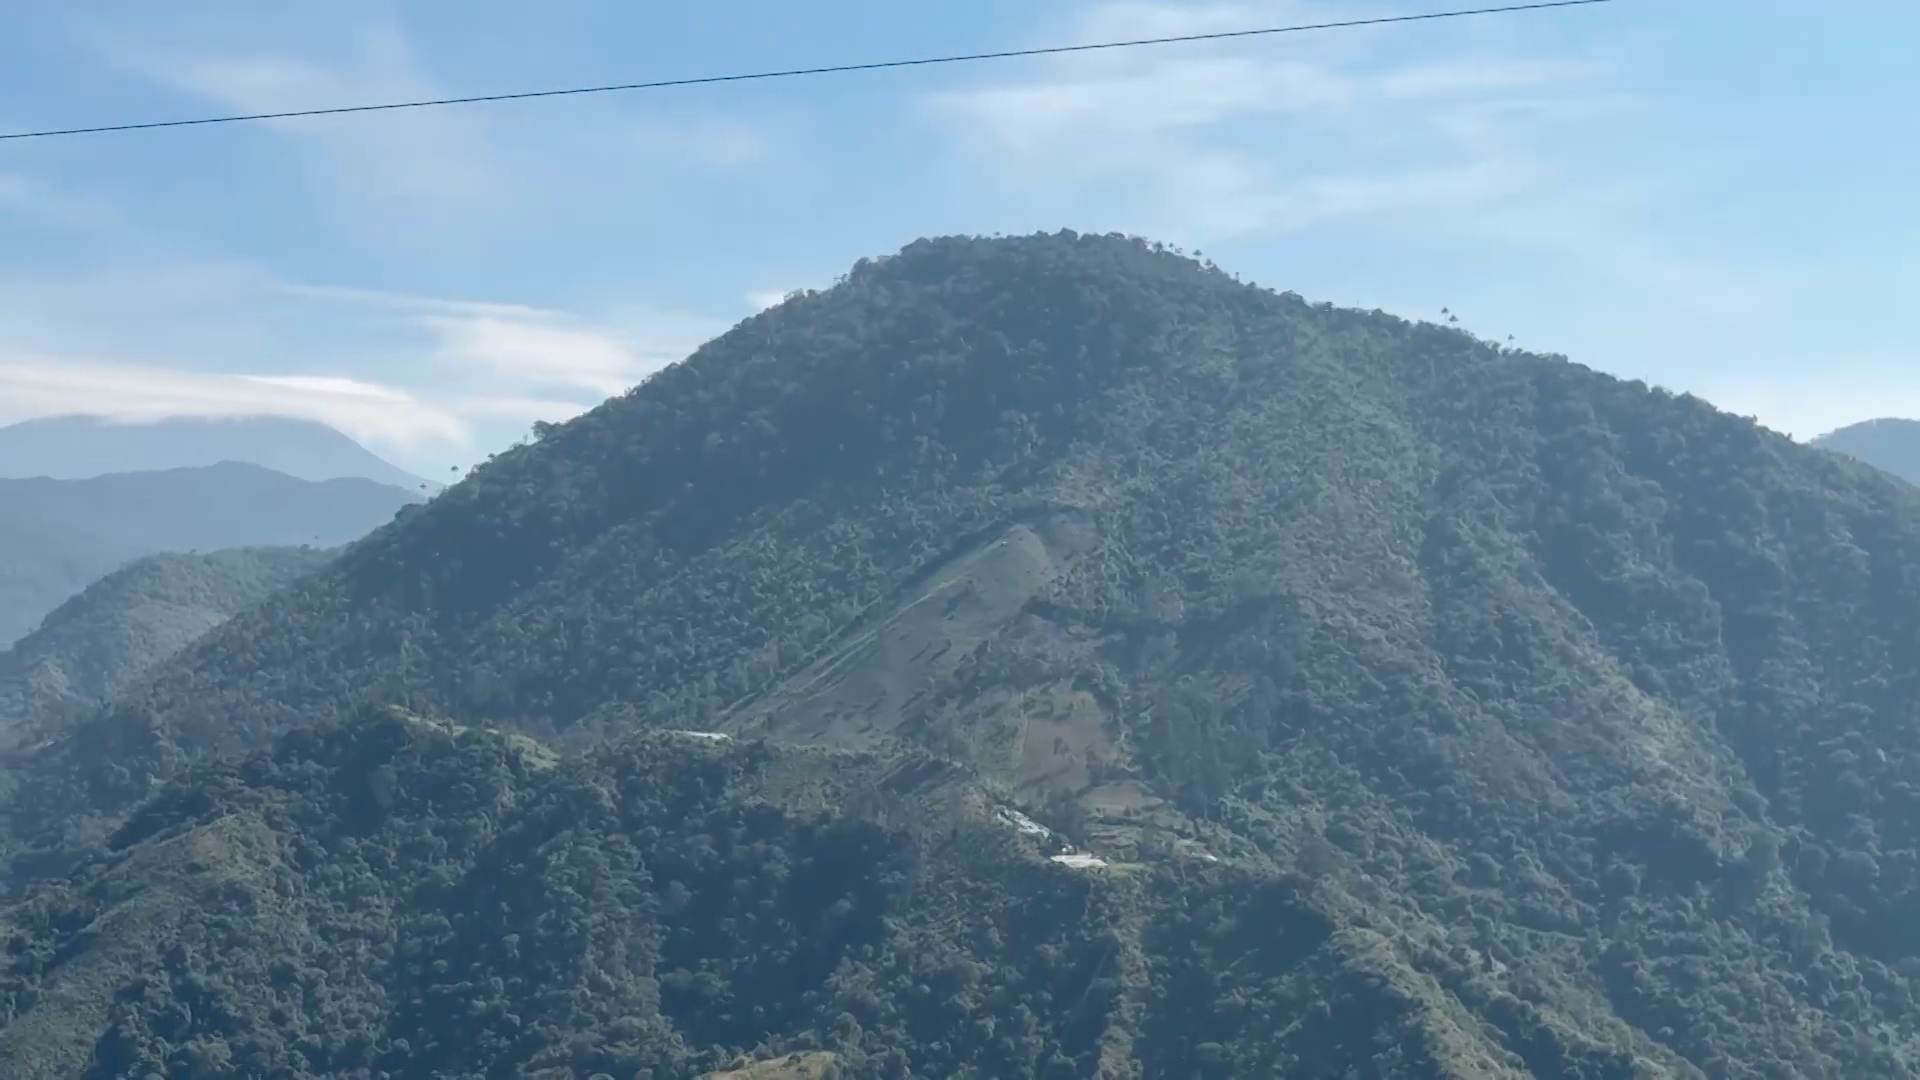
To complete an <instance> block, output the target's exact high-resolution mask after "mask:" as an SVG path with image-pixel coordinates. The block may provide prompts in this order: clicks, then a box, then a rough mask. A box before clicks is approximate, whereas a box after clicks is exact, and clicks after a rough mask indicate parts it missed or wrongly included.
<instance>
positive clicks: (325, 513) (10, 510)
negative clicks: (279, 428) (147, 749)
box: [0, 462, 421, 646]
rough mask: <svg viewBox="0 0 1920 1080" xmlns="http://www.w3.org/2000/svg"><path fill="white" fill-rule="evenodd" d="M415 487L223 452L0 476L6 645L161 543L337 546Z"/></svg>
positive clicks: (1, 633)
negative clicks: (211, 458) (84, 473)
mask: <svg viewBox="0 0 1920 1080" xmlns="http://www.w3.org/2000/svg"><path fill="white" fill-rule="evenodd" d="M420 497H421V496H420V494H419V493H418V492H415V491H408V490H405V489H403V488H397V487H390V486H387V485H385V484H376V483H374V482H373V481H371V480H328V481H324V482H318V483H316V482H314V481H309V480H296V479H294V478H293V477H291V476H286V475H284V474H281V473H277V472H273V471H271V470H268V469H263V468H260V467H259V466H257V465H241V464H237V463H234V462H226V463H223V464H220V465H212V466H208V467H206V468H191V469H165V470H157V471H153V472H132V473H116V474H113V475H110V476H98V477H94V478H92V479H88V480H48V479H35V480H0V506H4V507H6V513H5V514H4V516H0V646H7V645H11V644H12V643H13V642H15V641H17V640H18V639H19V638H20V637H21V636H22V635H24V634H26V633H27V632H28V631H30V630H32V629H33V628H34V627H35V626H37V625H38V624H39V622H40V620H41V619H42V618H44V617H45V616H46V614H47V613H48V612H50V611H52V610H53V609H54V608H56V607H58V606H59V605H60V604H61V603H63V602H65V601H66V600H67V599H68V598H69V597H71V596H73V595H75V594H76V593H78V592H79V591H80V590H81V589H84V588H86V587H87V585H89V584H90V583H92V582H94V581H97V580H99V579H100V578H101V577H102V576H104V575H106V574H107V573H109V572H111V571H112V570H114V569H115V568H117V567H119V566H121V565H122V564H124V563H127V562H129V561H131V560H133V559H137V558H140V557H141V556H144V555H154V554H159V553H161V552H167V551H174V552H196V551H216V550H219V549H222V548H235V547H298V546H300V545H303V544H310V545H312V546H314V547H337V546H339V545H341V544H345V543H348V542H350V541H353V540H357V539H359V538H360V537H362V536H364V535H366V534H367V533H368V532H370V531H372V530H373V529H374V528H375V527H377V526H379V525H381V524H383V523H385V522H387V521H390V520H392V518H393V516H394V514H395V513H396V512H397V511H399V510H400V509H401V508H403V507H405V506H407V505H409V504H410V503H414V502H417V501H418V500H419V499H420Z"/></svg>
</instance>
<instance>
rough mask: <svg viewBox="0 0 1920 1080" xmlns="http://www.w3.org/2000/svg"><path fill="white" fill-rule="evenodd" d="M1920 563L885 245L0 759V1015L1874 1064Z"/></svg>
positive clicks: (1728, 427)
mask: <svg viewBox="0 0 1920 1080" xmlns="http://www.w3.org/2000/svg"><path fill="white" fill-rule="evenodd" d="M1916 567H1920V489H1915V488H1914V487H1912V486H1910V485H1907V484H1904V483H1901V482H1899V481H1897V480H1895V479H1893V478H1892V477H1889V476H1887V475H1885V474H1884V473H1881V472H1879V471H1877V470H1874V469H1872V468H1869V467H1867V466H1865V465H1862V464H1859V463H1857V462H1853V461H1850V460H1847V459H1846V458H1844V457H1842V456H1840V455H1835V454H1830V453H1826V452H1822V451H1820V450H1817V449H1813V448H1809V447H1804V446H1799V445H1796V444H1795V443H1793V442H1792V441H1791V440H1789V439H1787V438H1785V437H1784V436H1779V435H1776V434H1773V433H1771V432H1768V431H1766V430H1764V429H1761V428H1759V427H1757V426H1756V425H1754V424H1752V423H1750V422H1747V421H1745V420H1742V419H1740V418H1738V417H1734V416H1729V415H1726V414H1724V413H1721V412H1719V411H1718V410H1716V409H1714V408H1713V407H1711V406H1710V405H1709V404H1707V403H1706V402H1703V401H1700V400H1698V399H1695V398H1692V397H1689V396H1675V395H1671V394H1668V393H1665V392H1663V391H1660V390H1657V389H1652V388H1649V387H1647V386H1644V385H1642V384H1639V383H1631V382H1623V381H1620V380H1616V379H1612V378H1609V377H1606V376H1604V375H1601V374H1598V373H1595V372H1593V371H1590V370H1588V369H1586V368H1583V367H1580V366H1578V365H1575V364H1572V363H1569V362H1568V361H1566V360H1565V359H1563V358H1559V357H1553V356H1542V355H1535V354H1530V353H1525V352H1520V351H1515V350H1510V349H1504V348H1501V347H1499V346H1496V345H1494V344H1493V343H1490V342H1483V341H1480V340H1477V339H1475V338H1473V337H1471V336H1469V335H1467V334H1464V333H1461V332H1459V331H1457V330H1454V329H1449V328H1445V327H1440V326H1434V325H1431V324H1420V323H1411V322H1407V321H1404V320H1401V319H1397V318H1394V317H1392V316H1390V315H1387V314H1384V313H1380V312H1366V311H1354V310H1343V309H1339V308H1334V307H1332V306H1330V305H1320V304H1311V303H1308V302H1306V301H1304V300H1302V299H1300V298H1299V297H1296V296H1293V295H1290V294H1276V293H1273V292H1270V291H1266V290H1262V289H1258V288H1255V287H1252V286H1250V285H1245V284H1242V283H1240V282H1238V281H1236V280H1235V279H1233V278H1232V277H1231V276H1229V275H1227V274H1225V273H1223V272H1220V271H1218V270H1216V269H1214V268H1212V267H1210V266H1205V265H1202V264H1198V263H1196V262H1194V261H1193V260H1190V259H1187V258H1184V257H1181V256H1179V255H1178V254H1176V253H1173V252H1169V251H1166V250H1162V249H1159V248H1156V247H1154V246H1152V245H1148V244H1145V243H1142V242H1138V241H1133V240H1128V239H1124V238H1119V237H1086V236H1075V235H1072V234H1061V235H1055V236H1035V237H1022V238H1015V239H1004V240H990V241H989V240H970V239H943V240H932V241H923V242H919V243H916V244H913V245H911V246H909V247H908V248H906V249H904V250H903V251H901V252H900V253H899V254H897V255H895V256H893V257H890V258H886V259H879V260H872V261H867V262H863V263H861V264H859V265H857V266H856V267H854V268H853V270H852V272H851V273H850V274H849V275H848V276H847V278H846V279H845V280H844V281H843V282H841V283H840V284H838V285H836V286H835V287H833V288H832V289H829V290H826V291H823V292H818V293H813V294H807V295H802V296H799V297H796V298H794V299H791V300H789V301H787V302H786V303H784V304H782V305H780V306H778V307H776V308H773V309H771V310H769V311H767V312H763V313H761V314H760V315H757V316H755V317H754V318H752V319H749V320H747V321H746V322H743V323H742V324H740V325H739V326H737V327H736V328H734V329H733V330H731V331H730V332H728V333H726V334H724V335H722V336H721V337H719V338H717V339H715V340H714V341H712V342H710V343H708V344H707V345H705V346H703V347H702V348H701V349H699V350H698V351H696V352H695V353H694V354H693V355H692V356H691V357H690V358H688V359H687V360H686V361H685V362H683V363H681V364H678V365H675V366H674V367H671V368H669V369H667V370H666V371H664V372H662V373H661V374H659V375H657V376H655V377H654V378H652V379H650V380H649V381H647V382H646V383H644V384H642V385H641V386H639V387H637V388H636V389H635V390H633V391H632V392H630V393H629V394H627V395H624V396H623V397H620V398H618V399H616V400H613V401H610V402H608V403H606V404H605V405H603V406H602V407H600V408H599V409H596V410H594V411H592V412H590V413H588V414H586V415H584V416H582V417H580V418H577V419H575V420H573V421H571V422H569V423H567V424H564V425H560V426H557V427H551V428H543V429H542V431H541V432H540V436H539V438H538V439H537V440H535V441H534V442H532V443H530V444H529V445H527V446H524V447H521V448H517V449H514V450H512V451H510V452H507V453H505V454H502V455H500V456H499V457H498V458H497V459H495V460H494V461H493V462H491V463H490V464H488V465H487V466H485V467H483V468H481V469H479V470H477V471H476V472H475V473H474V474H473V475H472V476H470V477H469V478H468V479H466V480H464V481H463V482H462V483H460V484H459V485H456V486H455V487H453V488H452V489H450V490H449V491H447V492H446V493H444V494H443V495H441V496H439V497H438V498H435V499H434V500H433V501H432V502H430V503H427V504H426V505H424V506H421V507H419V508H417V509H413V510H409V511H407V512H406V513H404V514H402V515H401V516H400V517H399V518H398V519H397V520H396V521H395V522H393V523H392V524H391V525H389V526H387V527H385V528H382V529H380V530H378V531H377V532H375V533H373V534H372V535H371V536H369V537H368V538H367V539H365V540H363V541H361V542H359V543H357V544H355V545H353V546H352V547H351V548H350V549H348V550H347V551H346V552H344V553H343V554H342V555H341V556H340V557H339V558H338V559H336V560H335V561H333V562H331V563H329V564H328V565H327V566H325V567H323V568H322V569H320V570H319V571H318V572H316V573H315V574H312V575H309V576H307V577H305V578H303V579H301V580H300V581H299V582H298V583H296V584H295V585H294V586H293V587H291V588H289V589H287V590H285V591H282V592H280V593H277V594H275V595H274V596H273V597H271V598H269V599H268V600H267V601H266V602H264V603H263V604H260V605H258V606H256V607H253V608H250V609H248V610H247V611H244V612H242V613H241V614H239V615H237V616H235V617H234V618H233V619H231V620H229V621H228V622H226V623H224V624H223V625H221V626H220V627H218V628H216V629H215V630H213V631H212V632H211V633H209V634H208V635H206V636H205V637H203V638H201V639H200V640H199V641H198V642H196V643H195V644H194V645H192V646H190V647H189V648H187V649H186V650H185V651H183V652H182V653H180V654H179V655H178V656H176V657H175V658H174V659H172V660H170V661H167V662H165V663H163V664H161V665H160V666H159V668H157V669H156V670H155V672H154V673H153V675H152V676H151V677H150V678H148V679H147V680H144V681H143V682H142V683H141V684H140V686H139V687H137V688H136V689H135V690H134V691H132V692H129V693H126V694H123V695H121V696H119V697H118V698H117V699H116V700H115V701H114V702H112V703H111V704H110V705H109V707H107V708H106V709H103V710H101V711H100V712H98V713H95V714H91V715H88V716H84V717H80V718H77V719H76V720H75V722H74V723H73V724H72V726H71V727H70V728H68V729H66V730H64V731H60V732H55V733H52V734H50V735H49V736H48V737H47V738H45V739H43V740H40V741H37V742H35V743H34V744H33V745H31V746H27V747H23V748H21V749H20V751H19V752H17V753H15V754H13V755H11V758H10V764H9V765H8V767H7V770H6V773H5V775H4V778H3V779H4V781H5V783H6V785H7V790H5V791H4V792H0V809H3V810H4V812H5V813H4V817H5V823H6V836H5V838H4V839H5V843H6V844H7V847H8V852H9V854H10V856H11V859H10V863H9V870H8V885H9V888H10V890H11V899H10V902H9V904H8V905H7V906H6V907H5V908H4V910H0V924H4V927H5V928H6V929H8V930H9V931H10V933H11V935H12V937H11V938H10V941H11V944H10V946H9V951H8V954H7V958H6V959H5V960H4V961H0V965H3V966H0V985H4V992H5V993H6V994H8V995H10V996H9V997H8V998H7V999H6V1003H5V1007H4V1008H0V1018H5V1017H10V1018H11V1019H9V1020H5V1021H4V1023H3V1026H0V1058H4V1059H5V1060H7V1061H9V1062H13V1063H19V1064H18V1065H17V1066H16V1070H15V1071H16V1072H17V1073H18V1074H19V1075H26V1076H77V1075H82V1072H83V1071H84V1070H85V1069H88V1068H91V1069H93V1070H94V1071H95V1073H96V1074H112V1073H114V1072H126V1071H132V1072H133V1073H134V1074H135V1075H138V1072H139V1070H141V1069H145V1070H146V1071H148V1072H149V1073H152V1074H155V1075H166V1074H169V1073H171V1074H175V1075H179V1074H182V1073H183V1072H188V1071H190V1070H191V1069H192V1068H199V1069H201V1070H202V1071H203V1072H204V1073H205V1074H208V1075H238V1074H243V1073H250V1074H254V1075H289V1076H349V1075H377V1071H378V1070H384V1071H386V1072H387V1073H388V1074H390V1075H432V1074H439V1075H512V1074H516V1073H518V1074H526V1075H532V1074H535V1073H536V1072H538V1071H539V1070H548V1072H547V1073H546V1075H556V1076H558V1075H587V1076H591V1075H593V1073H594V1072H596V1071H598V1072H600V1073H604V1074H605V1075H608V1076H614V1075H648V1073H647V1072H645V1071H643V1070H651V1075H652V1076H654V1077H656V1078H659V1077H691V1076H695V1075H700V1074H701V1073H702V1072H703V1071H708V1072H711V1071H714V1070H718V1073H717V1075H722V1076H732V1077H749V1076H760V1077H771V1076H780V1075H783V1074H784V1075H787V1076H796V1075H807V1074H809V1073H811V1074H814V1075H819V1074H821V1073H823V1072H826V1071H828V1070H830V1069H831V1070H839V1071H841V1072H842V1074H843V1075H850V1076H862V1077H866V1076H876V1077H877V1076H896V1077H904V1076H908V1075H935V1076H980V1077H985V1076H995V1077H1025V1076H1044V1077H1095V1076H1100V1077H1140V1078H1142V1080H1146V1078H1162V1077H1166V1078H1171V1077H1204V1078H1226V1077H1243V1076H1280V1077H1301V1078H1305V1077H1320V1076H1354V1077H1378V1078H1382V1080H1384V1078H1386V1077H1415V1078H1433V1077H1448V1078H1466V1077H1521V1076H1534V1077H1587V1078H1607V1080H1614V1078H1620V1080H1625V1078H1629V1077H1631V1078H1689V1080H1691V1078H1704V1077H1756V1078H1758V1077H1774V1076H1794V1077H1809V1078H1816V1077H1817V1078H1833V1080H1850V1078H1857V1077H1868V1076H1871V1077H1899V1076H1913V1075H1920V1036H1917V1035H1916V1034H1915V1033H1916V1031H1920V985H1916V980H1920V927H1917V926H1916V924H1915V923H1914V922H1913V920H1912V919H1911V917H1910V916H1911V913H1912V911H1913V910H1914V908H1915V905H1916V903H1920V799H1916V797H1915V792H1916V791H1920V731H1917V730H1916V728H1917V727H1920V651H1917V650H1916V648H1915V646H1916V644H1920V572H1916ZM386 705H397V706H402V707H404V708H406V709H407V710H409V715H407V716H402V715H399V714H395V713H392V712H389V711H386V710H383V709H382V708H381V707H382V706H386ZM418 717H441V718H445V719H444V720H422V719H418ZM456 722H457V724H456ZM423 725H424V726H423ZM458 725H465V727H464V728H461V727H458ZM429 728H431V729H432V732H439V733H440V734H433V733H432V732H430V731H429V730H428V729H429ZM675 732H680V733H682V734H674V733H675ZM1065 845H1071V847H1072V849H1073V850H1072V851H1071V852H1069V851H1067V850H1065ZM856 853H857V854H856ZM862 889H865V890H869V891H867V892H860V891H859V890H862ZM263 987H265V988H272V989H271V994H270V995H269V994H267V993H263V992H262V988H263ZM771 988H778V989H777V990H776V989H771ZM821 1055H828V1056H827V1057H822V1056H821ZM196 1062H197V1063H198V1064H194V1063H196ZM568 1070H572V1072H571V1073H569V1072H568Z"/></svg>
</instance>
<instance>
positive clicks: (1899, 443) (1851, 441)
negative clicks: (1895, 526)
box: [1813, 419, 1920, 485]
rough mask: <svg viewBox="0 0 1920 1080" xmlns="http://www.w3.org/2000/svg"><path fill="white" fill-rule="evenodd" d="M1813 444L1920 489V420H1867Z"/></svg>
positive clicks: (1831, 433)
mask: <svg viewBox="0 0 1920 1080" xmlns="http://www.w3.org/2000/svg"><path fill="white" fill-rule="evenodd" d="M1813 444H1814V445H1815V446H1819V447H1823V448H1825V449H1828V450H1833V451H1835V452H1838V453H1842V454H1845V455H1847V456H1848V457H1852V458H1858V459H1859V460H1861V461H1864V462H1866V463H1867V464H1869V465H1871V466H1873V467H1874V468H1876V469H1884V470H1886V471H1887V472H1890V473H1892V474H1893V475H1895V476H1897V477H1899V478H1900V479H1902V480H1905V481H1906V482H1907V483H1909V484H1916V485H1920V420H1894V419H1883V420H1865V421H1862V422H1860V423H1858V424H1851V425H1848V426H1847V427H1843V428H1841V429H1840V430H1838V431H1830V432H1828V433H1827V434H1825V435H1822V436H1820V437H1819V438H1817V439H1815V440H1813Z"/></svg>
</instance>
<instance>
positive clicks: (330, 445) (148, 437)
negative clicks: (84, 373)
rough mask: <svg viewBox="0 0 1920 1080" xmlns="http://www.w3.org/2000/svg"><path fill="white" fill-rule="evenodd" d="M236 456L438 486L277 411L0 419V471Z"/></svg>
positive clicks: (110, 469)
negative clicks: (130, 417) (153, 417)
mask: <svg viewBox="0 0 1920 1080" xmlns="http://www.w3.org/2000/svg"><path fill="white" fill-rule="evenodd" d="M224 461H234V462H244V463H247V464H252V465H259V466H262V467H264V468H269V469H272V470H274V471H276V472H281V473H285V474H287V475H288V476H293V477H297V478H299V479H302V480H333V479H339V478H342V477H358V478H364V479H368V480H375V481H378V482H380V483H383V484H392V485H394V486H396V487H404V488H407V489H408V490H410V491H418V490H421V489H422V488H423V487H424V488H425V489H427V490H429V491H433V490H438V488H439V487H440V485H438V484H435V483H432V482H431V481H428V480H424V479H422V478H421V477H418V476H415V475H413V474H412V473H409V472H407V471H406V470H404V469H402V468H400V467H399V466H397V465H394V464H393V463H391V462H389V461H386V460H385V459H383V458H381V457H380V456H378V455H377V454H374V453H373V452H372V451H370V450H368V449H367V448H366V447H364V446H361V445H360V444H359V443H357V442H355V441H354V440H353V439H351V438H349V437H348V436H346V435H345V434H342V433H341V432H339V431H337V430H335V429H333V428H331V427H328V426H327V425H325V424H322V423H319V422H317V421H313V420H301V419H296V418H293V417H285V416H232V417H218V416H175V417H168V418H165V419H160V420H121V419H115V418H112V417H105V416H50V417H44V418H41V419H37V420H27V421H24V422H22V423H18V424H13V425H11V426H8V427H0V478H4V479H23V478H28V477H38V476H45V477H51V478H54V479H59V480H81V479H87V478H90V477H95V476H102V475H105V474H107V473H118V472H140V471H151V470H155V469H171V468H194V467H202V466H208V465H215V464H219V463H221V462H224Z"/></svg>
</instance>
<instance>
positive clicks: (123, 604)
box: [0, 548, 333, 738]
mask: <svg viewBox="0 0 1920 1080" xmlns="http://www.w3.org/2000/svg"><path fill="white" fill-rule="evenodd" d="M332 555H333V553H332V552H330V551H321V550H317V549H313V548H235V549H231V550H227V551H216V552H213V553H211V554H207V555H149V556H147V557H146V558H144V559H136V560H134V561H133V562H130V563H128V564H127V565H125V566H123V567H121V568H120V569H118V570H116V571H114V572H113V573H111V574H108V575H107V576H106V577H104V578H101V579H100V580H99V581H96V582H94V583H93V584H92V585H89V586H87V588H86V590H85V591H83V592H81V593H80V595H78V596H76V597H74V598H73V599H71V600H68V601H67V602H66V603H64V604H62V605H60V606H59V607H58V608H56V609H54V611H53V613H52V614H51V615H48V616H47V618H46V620H45V621H44V622H42V623H41V624H40V628H39V629H37V630H35V631H34V632H33V633H31V634H28V635H27V636H26V637H24V638H21V639H20V640H19V641H18V642H16V643H15V644H14V646H13V647H12V648H11V649H7V650H4V651H0V738H5V737H7V736H8V735H10V733H11V732H12V731H13V730H15V729H16V728H17V726H18V725H19V724H21V723H23V722H25V721H26V720H27V719H28V718H29V717H31V716H34V715H39V714H44V713H46V712H47V711H49V710H55V709H58V710H69V709H73V708H78V707H83V706H86V705H98V704H100V703H101V702H103V701H105V700H106V698H107V697H109V696H110V695H112V694H116V693H119V692H120V691H122V690H124V689H126V688H127V687H128V686H129V685H131V684H132V683H133V681H134V680H135V679H137V678H138V677H140V676H141V675H144V674H146V673H147V672H148V671H149V670H150V669H152V668H153V666H154V665H155V664H158V663H159V662H160V661H162V660H165V659H167V658H168V657H170V656H172V655H173V654H174V653H177V652H179V651H180V650H181V649H184V648H186V647H187V645H188V644H189V643H190V642H192V641H193V640H194V639H195V638H198V637H200V636H201V635H202V634H205V633H206V632H207V631H209V630H211V629H213V628H214V627H216V626H218V625H220V624H221V623H223V622H225V621H226V620H227V619H229V618H231V617H232V616H233V615H234V614H235V613H236V612H238V611H241V610H243V609H245V608H248V607H252V606H253V605H254V604H257V603H259V602H260V601H262V600H264V599H266V598H267V597H268V596H270V595H271V594H273V593H274V592H276V591H278V590H279V589H282V588H285V587H286V586H287V585H288V584H290V583H291V582H292V581H293V580H294V579H296V578H298V577H299V576H300V575H302V574H306V573H310V572H312V571H314V570H317V569H319V568H320V567H321V566H322V565H324V564H325V563H326V561H327V560H328V559H329V558H331V557H332Z"/></svg>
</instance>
